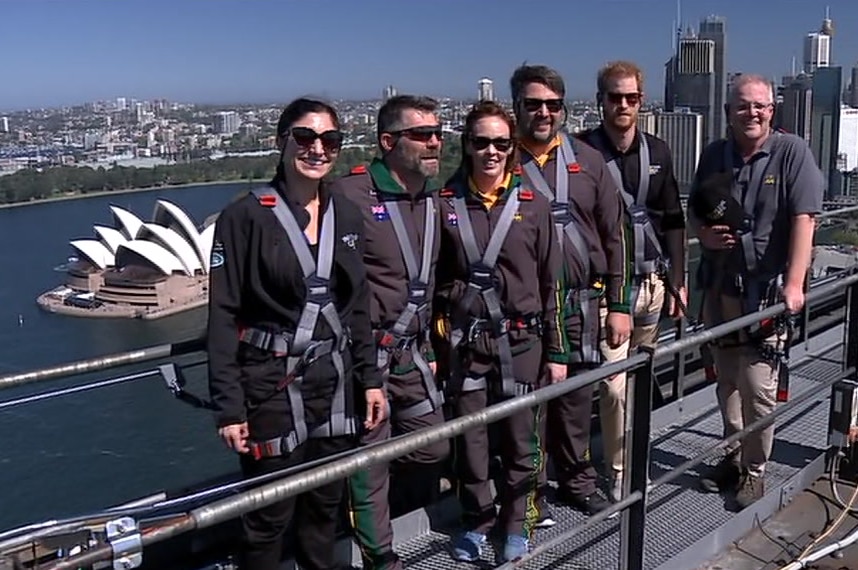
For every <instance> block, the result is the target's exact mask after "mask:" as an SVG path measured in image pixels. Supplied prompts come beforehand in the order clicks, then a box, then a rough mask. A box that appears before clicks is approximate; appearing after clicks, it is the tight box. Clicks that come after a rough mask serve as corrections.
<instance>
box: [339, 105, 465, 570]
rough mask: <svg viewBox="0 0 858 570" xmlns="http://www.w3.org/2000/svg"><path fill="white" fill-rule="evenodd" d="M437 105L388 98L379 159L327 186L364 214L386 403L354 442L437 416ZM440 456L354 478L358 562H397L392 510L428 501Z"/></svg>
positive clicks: (411, 458) (442, 452) (437, 450)
mask: <svg viewBox="0 0 858 570" xmlns="http://www.w3.org/2000/svg"><path fill="white" fill-rule="evenodd" d="M437 107H438V105H437V103H436V102H435V101H434V100H433V99H430V98H428V97H415V96H411V95H400V96H398V97H393V98H391V99H389V100H388V101H387V102H386V103H385V104H384V105H383V106H382V107H381V109H380V110H379V112H378V145H379V149H380V150H381V158H376V159H374V160H373V161H372V162H371V163H370V164H369V165H368V166H358V167H356V168H354V169H353V170H352V172H351V174H350V175H348V176H346V177H344V178H342V179H340V180H339V181H337V182H336V183H335V184H334V187H335V191H338V192H341V193H342V194H343V195H345V196H347V197H348V198H349V199H351V200H352V201H353V202H354V204H355V206H356V207H357V208H358V209H360V211H361V213H362V214H363V218H364V232H365V234H364V235H365V242H364V244H363V247H364V252H363V254H364V263H365V264H366V270H367V276H368V278H369V279H368V280H369V286H370V300H371V307H370V311H371V315H370V316H371V319H372V326H373V330H374V331H375V335H376V341H377V344H378V352H377V354H378V364H379V369H380V370H381V372H382V375H383V377H384V378H385V380H386V381H385V385H386V388H387V392H388V398H389V401H390V407H391V413H390V414H389V418H390V420H389V421H385V422H384V423H383V424H382V425H380V426H379V427H378V428H376V429H375V430H373V431H371V432H368V433H365V434H363V435H362V437H361V444H362V445H369V444H372V443H375V442H379V441H382V440H384V439H387V438H388V437H390V435H391V433H392V434H393V435H401V434H405V433H410V432H413V431H417V430H419V429H422V428H424V427H428V426H433V425H436V424H439V423H441V422H443V421H444V415H443V409H442V404H443V396H442V393H441V391H440V390H439V388H438V385H437V384H436V381H435V370H436V368H435V362H434V360H435V359H434V355H433V354H432V352H431V349H430V346H429V339H428V335H429V330H430V324H431V323H430V319H431V313H430V306H429V304H430V301H431V299H432V297H433V294H434V287H435V278H434V277H435V265H436V263H437V260H438V251H439V244H440V237H439V236H440V233H439V228H438V219H437V218H438V211H439V210H438V203H437V195H436V193H435V192H434V191H433V189H432V188H431V187H430V185H429V184H428V179H429V178H431V177H433V176H436V175H437V174H438V168H439V165H440V160H441V143H442V132H441V126H440V125H439V123H438V117H437V114H436V110H437ZM448 453H449V443H448V442H447V441H444V442H440V443H436V444H434V445H431V446H428V447H425V448H422V449H419V450H417V451H416V452H414V453H412V454H409V455H406V456H405V457H402V458H400V459H397V460H396V461H395V462H394V463H393V464H392V465H391V466H390V467H389V468H388V466H387V465H381V466H376V467H371V468H369V469H367V470H365V471H362V472H360V473H358V474H356V475H354V476H353V477H352V479H351V485H350V488H351V514H352V517H351V520H352V526H353V527H354V530H355V535H356V538H357V541H358V544H359V546H360V548H361V552H362V554H363V567H364V568H368V569H376V570H381V569H384V570H387V569H394V568H396V569H398V568H401V567H402V563H401V562H400V560H399V558H398V557H397V556H396V554H395V553H394V552H393V548H392V541H393V533H392V530H391V526H390V518H391V513H390V511H391V510H393V511H394V515H393V516H396V515H397V514H403V513H405V512H410V511H412V510H415V509H418V508H421V507H424V506H426V505H427V504H429V503H431V502H433V501H434V500H435V498H436V497H437V495H438V492H439V482H440V475H441V467H442V461H443V460H444V459H445V458H446V457H447V455H448ZM390 479H392V480H393V485H392V487H393V491H392V493H391V494H390V499H389V502H388V491H389V489H390V483H389V480H390Z"/></svg>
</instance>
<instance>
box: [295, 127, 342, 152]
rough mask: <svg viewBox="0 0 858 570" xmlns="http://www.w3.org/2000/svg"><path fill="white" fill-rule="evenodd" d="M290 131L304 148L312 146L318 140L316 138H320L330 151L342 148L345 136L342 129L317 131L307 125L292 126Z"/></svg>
mask: <svg viewBox="0 0 858 570" xmlns="http://www.w3.org/2000/svg"><path fill="white" fill-rule="evenodd" d="M290 133H291V135H292V138H293V139H294V140H295V143H296V144H297V145H298V146H301V147H304V148H307V147H311V146H313V143H315V142H316V139H319V140H320V141H322V147H323V148H324V149H325V150H326V151H328V152H334V151H337V150H340V147H341V146H342V145H343V139H344V138H345V135H344V134H343V133H342V131H334V130H331V131H325V132H324V133H317V132H316V131H314V130H313V129H310V128H307V127H292V130H291V131H290Z"/></svg>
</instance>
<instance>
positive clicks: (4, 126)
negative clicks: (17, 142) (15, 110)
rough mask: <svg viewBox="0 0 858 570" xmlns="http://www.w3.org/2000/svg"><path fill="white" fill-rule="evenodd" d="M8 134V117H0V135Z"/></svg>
mask: <svg viewBox="0 0 858 570" xmlns="http://www.w3.org/2000/svg"><path fill="white" fill-rule="evenodd" d="M8 132H9V117H0V133H8Z"/></svg>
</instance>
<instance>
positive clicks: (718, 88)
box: [698, 16, 727, 139]
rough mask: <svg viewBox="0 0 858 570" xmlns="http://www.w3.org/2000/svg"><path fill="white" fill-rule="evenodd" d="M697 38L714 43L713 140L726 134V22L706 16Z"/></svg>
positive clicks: (718, 17) (720, 17)
mask: <svg viewBox="0 0 858 570" xmlns="http://www.w3.org/2000/svg"><path fill="white" fill-rule="evenodd" d="M698 36H699V37H700V39H702V40H712V41H713V42H714V43H715V50H714V56H715V61H714V67H715V72H714V73H715V100H714V102H713V103H712V107H713V109H715V112H714V116H713V117H712V129H711V132H712V135H713V137H714V138H715V139H719V138H721V137H723V136H724V135H725V134H726V133H727V119H726V116H725V114H724V102H725V101H726V100H727V20H726V18H724V17H722V16H707V17H706V18H704V19H703V20H702V21H701V22H700V27H699V34H698Z"/></svg>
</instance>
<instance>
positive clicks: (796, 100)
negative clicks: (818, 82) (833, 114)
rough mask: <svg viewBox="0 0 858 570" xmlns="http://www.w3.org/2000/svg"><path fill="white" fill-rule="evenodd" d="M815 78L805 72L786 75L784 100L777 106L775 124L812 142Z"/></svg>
mask: <svg viewBox="0 0 858 570" xmlns="http://www.w3.org/2000/svg"><path fill="white" fill-rule="evenodd" d="M812 92H813V78H812V77H811V76H810V75H807V74H805V73H800V74H799V75H798V76H796V77H784V81H783V88H782V90H781V97H782V98H783V100H782V101H780V102H779V104H778V106H777V111H776V113H777V116H776V117H775V125H777V126H779V127H780V128H782V129H783V130H785V131H787V132H790V133H793V134H796V135H798V136H800V137H801V138H803V139H804V140H806V141H807V142H808V144H809V143H810V109H811V103H812Z"/></svg>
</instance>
